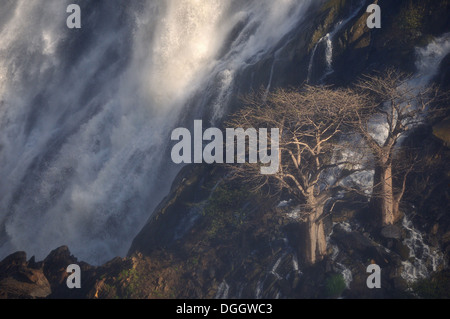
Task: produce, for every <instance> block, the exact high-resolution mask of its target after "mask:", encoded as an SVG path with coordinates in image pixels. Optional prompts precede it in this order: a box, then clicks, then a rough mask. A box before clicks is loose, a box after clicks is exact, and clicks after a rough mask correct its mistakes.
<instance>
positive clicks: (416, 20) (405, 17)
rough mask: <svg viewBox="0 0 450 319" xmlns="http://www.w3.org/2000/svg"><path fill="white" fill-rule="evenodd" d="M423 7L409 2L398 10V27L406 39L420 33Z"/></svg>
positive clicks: (422, 23)
mask: <svg viewBox="0 0 450 319" xmlns="http://www.w3.org/2000/svg"><path fill="white" fill-rule="evenodd" d="M424 17H425V7H423V6H422V5H420V4H418V3H412V2H410V3H409V4H408V5H407V6H405V7H403V8H402V9H401V10H400V14H399V17H398V24H399V29H400V30H401V31H402V32H403V35H404V36H406V38H407V39H414V38H417V37H419V36H421V35H422V31H423V30H422V28H423V25H424Z"/></svg>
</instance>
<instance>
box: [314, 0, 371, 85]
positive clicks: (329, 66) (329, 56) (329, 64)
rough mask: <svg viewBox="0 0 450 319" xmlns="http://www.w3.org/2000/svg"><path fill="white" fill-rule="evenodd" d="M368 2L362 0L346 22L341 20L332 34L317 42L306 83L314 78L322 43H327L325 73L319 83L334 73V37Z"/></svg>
mask: <svg viewBox="0 0 450 319" xmlns="http://www.w3.org/2000/svg"><path fill="white" fill-rule="evenodd" d="M365 3H366V1H365V0H362V1H361V3H360V4H359V5H358V6H357V7H356V8H355V9H354V10H352V12H351V14H350V15H349V16H348V17H347V18H345V19H344V20H340V21H339V22H338V23H336V24H335V25H334V27H333V30H332V31H331V32H330V33H327V34H326V35H325V36H323V37H322V38H320V39H319V41H317V43H316V44H315V46H314V48H313V50H312V52H311V57H310V60H309V64H308V76H307V80H306V82H307V83H309V82H310V81H311V76H312V71H313V67H314V58H315V55H316V51H317V48H318V46H319V45H320V44H321V43H325V66H326V68H325V73H324V74H323V75H322V77H321V78H320V80H319V83H322V82H323V81H325V79H326V78H327V77H328V76H329V75H331V74H333V73H334V69H333V41H334V37H335V36H336V34H338V33H339V31H341V30H342V28H343V27H345V26H346V25H347V24H348V23H349V22H350V21H351V20H353V19H354V18H355V17H356V16H357V15H358V13H359V12H360V11H361V10H362V8H363V7H364V5H365Z"/></svg>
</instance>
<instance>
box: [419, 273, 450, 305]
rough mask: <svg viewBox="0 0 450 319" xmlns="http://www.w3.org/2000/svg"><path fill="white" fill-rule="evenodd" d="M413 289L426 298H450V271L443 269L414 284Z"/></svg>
mask: <svg viewBox="0 0 450 319" xmlns="http://www.w3.org/2000/svg"><path fill="white" fill-rule="evenodd" d="M411 288H412V290H413V291H414V292H415V293H416V294H417V295H418V296H419V297H420V298H424V299H449V298H450V271H443V272H440V273H437V274H435V275H433V276H432V277H431V278H428V279H423V280H420V281H418V282H416V283H415V284H413V285H412V287H411Z"/></svg>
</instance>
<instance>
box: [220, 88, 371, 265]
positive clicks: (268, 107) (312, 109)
mask: <svg viewBox="0 0 450 319" xmlns="http://www.w3.org/2000/svg"><path fill="white" fill-rule="evenodd" d="M243 100H244V104H245V107H244V108H243V109H241V110H240V111H238V112H237V113H235V114H234V115H233V116H232V118H231V119H230V120H229V121H228V122H227V123H226V125H227V127H239V128H244V129H251V128H279V130H280V132H279V135H280V140H279V163H280V166H279V167H280V169H279V171H278V173H276V174H273V175H262V174H261V170H260V165H262V164H251V163H246V164H242V165H230V166H229V167H230V169H231V176H232V178H240V179H242V180H243V181H244V182H245V183H246V184H247V185H249V187H250V186H251V187H252V188H253V190H261V189H267V190H268V191H269V192H271V193H272V194H275V193H279V192H281V191H282V190H286V191H288V192H289V193H290V194H291V196H292V197H294V198H296V199H297V200H298V201H299V202H300V203H301V207H302V214H301V217H300V221H301V222H302V223H305V224H306V225H307V229H308V231H307V236H306V237H307V242H306V245H305V248H306V249H304V254H305V260H306V261H307V262H308V263H310V264H314V263H316V262H317V261H319V260H321V259H322V258H323V257H324V256H325V255H326V251H327V247H326V235H325V231H324V224H323V218H324V216H325V207H326V204H327V202H328V201H329V200H330V199H332V198H333V196H334V195H335V194H336V192H338V191H339V189H340V185H341V182H342V181H343V180H344V179H346V178H347V177H348V176H350V175H351V174H352V173H354V172H355V171H357V170H358V169H357V167H361V165H360V160H358V163H355V162H353V160H345V161H344V160H342V161H340V160H339V158H340V157H339V156H336V154H337V153H338V152H339V147H340V146H339V145H340V143H339V141H340V138H342V136H343V135H344V134H345V132H347V131H348V129H349V125H350V124H351V123H353V121H354V120H355V119H354V118H353V116H354V115H355V112H354V108H356V107H359V105H361V104H362V102H363V101H362V100H361V99H360V97H359V95H357V94H354V93H353V91H351V90H349V89H331V88H329V87H312V86H306V87H305V88H304V89H302V90H299V91H295V90H284V89H279V90H277V91H275V92H273V93H270V94H268V96H266V95H265V94H264V92H260V93H255V94H251V95H249V96H247V97H245V98H244V99H243ZM269 147H270V145H269Z"/></svg>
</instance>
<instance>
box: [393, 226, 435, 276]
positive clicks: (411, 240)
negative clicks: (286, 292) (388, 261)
mask: <svg viewBox="0 0 450 319" xmlns="http://www.w3.org/2000/svg"><path fill="white" fill-rule="evenodd" d="M402 225H403V228H404V229H405V230H406V231H407V233H408V235H407V237H406V239H405V240H404V241H403V243H404V244H405V245H406V247H408V248H409V257H410V260H407V261H404V262H403V263H402V264H403V272H402V274H401V275H402V278H403V279H405V280H406V281H408V282H415V281H417V280H418V279H423V278H427V277H428V276H429V275H430V273H431V272H434V271H437V270H438V267H439V266H441V265H443V263H444V257H443V255H442V253H441V252H439V251H438V250H437V249H433V248H431V247H430V246H428V245H427V244H426V243H425V242H424V239H423V237H422V234H421V233H420V232H419V231H418V230H417V229H416V228H415V227H414V225H413V223H412V222H411V221H410V220H409V219H408V218H407V217H405V218H404V219H403V223H402Z"/></svg>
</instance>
